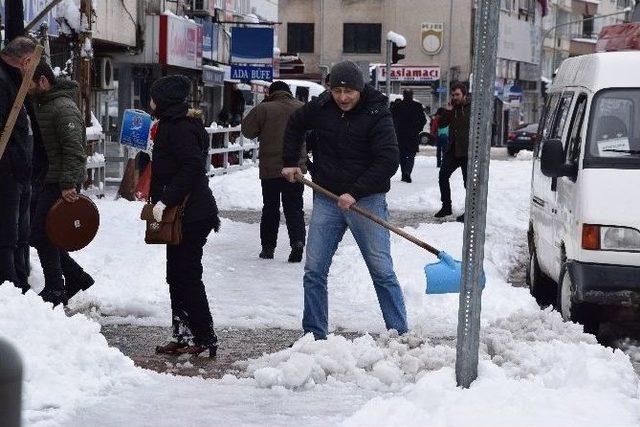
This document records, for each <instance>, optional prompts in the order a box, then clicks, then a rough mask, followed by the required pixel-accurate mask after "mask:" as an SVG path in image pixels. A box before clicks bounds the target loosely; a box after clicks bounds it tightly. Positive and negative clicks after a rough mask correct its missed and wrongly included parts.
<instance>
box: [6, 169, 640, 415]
mask: <svg viewBox="0 0 640 427" xmlns="http://www.w3.org/2000/svg"><path fill="white" fill-rule="evenodd" d="M530 174H531V164H530V162H527V161H517V160H514V161H494V162H492V166H491V178H490V191H489V211H488V216H487V244H486V246H485V255H486V258H485V272H486V275H487V285H486V288H485V291H484V293H483V300H482V318H481V321H482V326H483V328H482V335H481V344H480V369H479V377H478V380H477V381H476V382H474V383H473V385H472V387H471V388H470V389H469V390H462V389H458V388H456V387H455V375H454V371H453V369H454V364H455V334H456V326H457V312H458V295H425V294H424V288H425V279H424V273H423V267H424V264H425V263H426V262H433V261H434V260H435V257H433V256H431V255H428V254H426V253H425V252H424V251H423V250H421V249H419V248H417V247H416V246H414V245H413V244H411V243H409V242H407V241H405V240H403V239H401V238H399V237H396V236H394V237H392V254H393V257H394V262H395V269H396V272H397V274H398V277H399V280H400V282H401V284H402V287H403V290H404V293H405V297H406V303H407V310H408V314H409V323H410V327H411V333H410V334H408V335H407V336H403V337H398V336H396V335H395V334H394V333H393V332H385V331H384V327H383V322H382V319H381V315H380V311H379V308H378V306H377V301H376V297H375V293H374V291H373V289H372V285H371V283H370V278H369V276H368V273H367V271H366V267H365V265H364V262H363V261H362V259H361V257H360V255H359V251H358V249H357V246H356V245H355V242H354V241H353V238H352V237H351V236H350V234H348V233H347V235H345V238H344V239H343V242H342V244H341V246H340V248H339V250H338V252H337V254H336V256H335V258H334V263H333V265H332V269H331V273H330V277H329V301H330V328H331V329H332V330H334V329H336V328H341V329H344V330H350V331H358V332H360V333H369V334H365V335H363V336H362V337H360V338H356V339H354V340H348V339H345V338H343V337H340V336H334V335H331V336H330V337H329V339H328V340H326V341H321V342H314V341H313V340H311V339H310V337H303V338H301V339H300V340H299V341H298V342H296V343H295V344H294V346H293V347H292V348H287V349H284V350H282V351H280V352H277V353H274V354H265V355H264V356H262V357H260V358H258V359H255V360H248V361H245V362H243V363H242V364H241V365H240V367H242V368H244V370H243V374H241V375H239V376H238V377H233V376H226V377H225V378H223V379H222V380H203V379H197V378H195V379H193V378H180V377H171V376H169V375H160V374H155V373H151V372H148V371H144V370H141V369H138V368H135V367H134V366H132V363H131V361H130V360H129V359H127V358H126V357H125V356H123V355H121V354H120V353H119V352H118V351H117V350H114V349H112V348H109V347H108V346H107V344H106V342H105V340H104V338H102V336H101V335H100V334H99V324H98V323H96V321H98V322H101V323H135V324H148V325H168V324H169V320H170V316H169V313H170V310H169V298H168V291H167V287H166V284H165V283H164V253H163V248H162V247H161V246H153V245H145V244H144V243H143V227H142V223H141V222H140V221H139V220H138V214H139V211H140V209H141V207H142V205H141V204H140V203H130V202H124V201H110V200H98V201H97V203H98V206H99V208H100V211H101V215H102V222H101V229H100V231H99V233H98V236H97V238H96V240H95V241H94V242H93V243H92V244H91V246H89V247H88V248H86V249H85V250H83V251H81V252H79V253H77V254H76V255H74V256H76V257H77V259H78V261H79V262H80V263H81V264H82V265H83V266H84V267H85V268H86V269H87V271H89V272H91V273H92V274H93V275H94V277H95V278H96V279H97V280H96V285H94V286H93V287H92V288H91V289H90V290H89V291H88V292H84V293H81V294H80V295H78V296H77V297H76V298H74V299H73V300H72V301H71V303H70V307H69V310H70V312H71V314H73V313H79V314H76V315H75V316H72V317H66V316H65V315H64V312H63V311H62V310H61V309H56V310H53V311H52V310H50V309H49V308H48V306H47V305H46V304H44V303H42V302H40V301H39V299H37V298H36V297H35V295H34V294H33V293H28V294H27V295H26V296H22V295H20V294H19V293H18V292H17V291H15V290H14V289H13V288H12V287H10V286H8V285H4V286H1V287H0V305H1V306H2V307H8V309H7V310H5V309H3V310H2V311H0V335H3V336H6V337H7V338H9V340H11V341H12V342H14V343H15V344H16V345H17V347H18V348H19V350H20V351H21V353H22V354H23V356H24V358H25V365H26V369H27V382H26V397H25V407H26V409H27V412H26V414H25V416H26V420H27V423H28V424H29V425H65V426H80V425H104V426H107V425H125V424H126V425H133V426H138V425H149V424H153V425H163V426H164V425H166V426H169V425H203V424H205V425H234V424H244V425H256V424H260V425H293V424H296V425H298V424H305V425H327V424H328V425H336V424H340V423H343V422H344V423H346V424H347V425H401V424H406V425H426V424H428V425H474V426H477V425H491V426H502V425H504V426H512V425H519V426H527V425H531V426H534V425H563V426H566V425H569V426H571V425H576V426H578V425H580V426H590V425H593V426H595V425H598V426H599V425H602V424H603V423H606V424H607V425H616V426H626V425H629V426H631V425H638V422H639V420H640V413H639V409H638V408H640V405H639V403H640V402H638V382H637V379H636V376H635V374H634V372H633V369H632V367H631V364H630V361H629V358H628V356H626V355H625V354H624V353H622V352H621V351H615V352H614V351H613V350H611V349H608V348H604V347H602V346H600V345H598V344H597V343H596V341H595V338H594V337H593V336H591V335H586V334H583V333H582V332H581V328H580V327H579V326H578V325H574V324H571V323H564V322H562V320H561V319H560V317H559V316H558V314H557V313H556V312H552V311H550V310H545V311H542V310H540V309H539V308H538V306H537V304H536V303H535V301H534V300H533V299H532V298H531V297H530V296H529V294H528V291H527V290H526V289H524V288H517V287H513V286H511V285H509V284H508V283H507V280H506V278H507V276H508V273H509V271H510V270H511V269H512V268H514V267H515V266H516V265H517V264H518V263H520V262H522V257H523V250H524V247H525V243H526V242H525V234H526V228H527V220H528V203H529V180H530ZM234 177H235V179H237V181H235V185H234ZM413 177H414V183H413V184H405V183H401V182H399V180H398V177H397V176H396V177H394V179H393V181H392V190H391V192H390V194H389V205H390V207H391V208H392V209H411V210H414V211H416V212H420V211H425V212H428V213H429V214H432V213H433V211H434V210H435V209H437V208H438V207H439V202H438V190H437V169H436V168H435V161H434V159H433V158H420V157H419V158H418V159H417V163H416V170H415V172H414V174H413ZM212 181H213V183H212V187H213V189H214V193H215V195H216V196H217V197H218V199H219V202H220V204H221V206H224V207H227V208H228V207H229V206H238V205H241V204H242V202H244V201H246V200H247V199H250V198H252V197H259V182H258V180H257V173H256V170H255V169H252V170H247V171H241V172H237V173H234V174H232V175H229V176H225V177H221V178H215V179H213V180H212ZM254 181H255V182H254ZM452 181H453V182H452V184H453V185H452V187H453V191H454V208H455V209H456V210H457V211H458V212H461V211H462V209H463V205H464V204H463V193H462V191H463V188H462V183H461V177H460V174H459V172H457V173H456V174H454V176H453V178H452ZM225 198H226V199H225ZM426 216H428V215H426ZM462 228H463V227H462V224H458V223H455V222H447V223H443V224H421V225H420V226H418V227H417V228H415V229H414V228H411V227H409V228H407V231H409V232H412V233H415V234H416V235H418V236H419V237H421V238H423V239H425V240H427V241H428V242H430V243H431V244H433V245H435V246H436V247H438V248H441V249H443V250H446V251H447V252H449V253H451V254H452V255H453V256H454V257H457V258H460V256H461V250H462V243H461V235H462ZM258 236H259V226H258V225H257V224H244V223H236V222H232V221H229V220H224V221H223V227H222V230H221V232H220V233H219V234H218V235H212V236H211V237H210V241H209V243H208V244H207V246H206V247H205V257H204V270H205V278H204V281H205V283H206V286H207V292H208V295H209V299H210V304H211V306H212V309H213V315H214V319H215V322H216V325H217V326H218V327H222V326H234V327H247V328H259V327H283V328H296V329H297V328H299V325H300V317H301V311H302V286H301V279H302V274H303V271H302V265H300V264H289V263H287V262H286V257H287V254H288V248H287V246H288V244H287V238H286V232H285V231H284V227H282V229H281V233H280V235H279V239H280V242H281V244H280V246H279V248H278V250H277V252H276V259H275V260H273V261H264V260H260V259H258V258H257V253H258V252H259V249H260V248H259V246H260V245H259V237H258ZM32 261H33V263H34V266H35V268H34V272H33V276H34V277H33V280H32V283H33V284H34V286H35V287H36V289H37V288H39V287H41V286H42V280H41V279H39V278H38V277H39V276H41V271H39V269H38V267H37V263H38V262H37V258H36V257H35V255H33V256H32ZM222 345H223V346H224V343H222ZM52 367H55V368H53V369H52Z"/></svg>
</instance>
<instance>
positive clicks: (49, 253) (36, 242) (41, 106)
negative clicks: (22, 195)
mask: <svg viewBox="0 0 640 427" xmlns="http://www.w3.org/2000/svg"><path fill="white" fill-rule="evenodd" d="M30 93H31V95H32V96H33V98H34V104H35V110H36V115H37V117H38V124H39V127H40V133H41V135H42V142H43V146H44V150H45V152H46V155H47V160H48V167H47V169H46V173H44V174H43V173H41V171H35V177H34V180H33V185H32V198H31V245H32V246H33V247H34V248H35V249H36V250H37V251H38V257H39V258H40V264H41V265H42V271H43V273H44V290H43V291H42V292H41V293H40V296H41V297H42V299H43V300H45V301H47V302H51V303H53V304H54V305H57V304H66V303H67V301H68V300H69V299H70V298H71V297H73V296H74V295H75V294H76V293H78V292H79V291H80V290H86V289H88V288H89V287H90V286H91V285H93V283H94V282H93V279H92V278H91V276H90V275H89V274H87V273H86V272H85V271H84V270H83V269H82V267H80V266H79V265H78V264H77V263H76V262H75V261H74V260H73V258H71V256H69V253H67V252H66V251H63V250H61V249H59V248H57V247H56V246H55V245H54V244H53V243H52V242H51V240H49V237H48V236H47V233H46V226H45V223H46V218H47V214H48V213H49V210H50V209H51V207H52V206H53V205H54V204H55V203H56V202H57V201H58V200H59V199H60V198H63V199H64V200H66V201H67V202H69V203H74V202H76V201H77V200H78V191H79V189H80V186H81V185H82V183H83V182H84V181H85V179H86V169H87V155H86V152H85V146H86V127H85V124H84V120H83V119H82V113H81V112H80V109H79V108H78V106H77V105H76V101H75V100H76V99H77V96H78V94H79V87H78V84H77V83H76V82H74V81H71V80H62V79H56V78H55V76H54V74H53V71H52V70H51V67H50V66H49V65H48V64H47V63H46V62H44V61H42V62H40V64H38V67H37V68H36V71H35V73H34V75H33V82H32V83H31V88H30Z"/></svg>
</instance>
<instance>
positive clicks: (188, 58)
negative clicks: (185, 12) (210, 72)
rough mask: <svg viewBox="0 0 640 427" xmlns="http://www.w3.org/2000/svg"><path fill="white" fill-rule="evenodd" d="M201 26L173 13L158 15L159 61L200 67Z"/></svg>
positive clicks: (185, 66) (181, 65)
mask: <svg viewBox="0 0 640 427" xmlns="http://www.w3.org/2000/svg"><path fill="white" fill-rule="evenodd" d="M202 39H203V37H202V26H201V25H198V24H196V23H195V22H192V21H190V20H188V19H184V18H180V17H177V16H173V15H161V16H160V52H159V53H160V55H159V56H160V63H162V64H165V65H173V66H176V67H184V68H191V69H196V70H198V69H201V68H202V53H203V52H202V51H203V48H202Z"/></svg>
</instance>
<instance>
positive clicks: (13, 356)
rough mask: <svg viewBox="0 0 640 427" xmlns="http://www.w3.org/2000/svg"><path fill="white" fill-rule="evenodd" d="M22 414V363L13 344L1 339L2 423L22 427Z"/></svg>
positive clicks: (0, 392) (10, 426) (12, 426)
mask: <svg viewBox="0 0 640 427" xmlns="http://www.w3.org/2000/svg"><path fill="white" fill-rule="evenodd" d="M21 413H22V361H21V360H20V355H19V354H18V352H17V351H16V350H15V348H13V346H12V345H11V344H9V343H8V342H7V341H5V340H3V339H2V338H0V422H1V424H2V426H3V427H20V425H21Z"/></svg>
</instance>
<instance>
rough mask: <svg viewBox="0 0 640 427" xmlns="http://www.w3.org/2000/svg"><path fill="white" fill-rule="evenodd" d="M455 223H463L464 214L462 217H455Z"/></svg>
mask: <svg viewBox="0 0 640 427" xmlns="http://www.w3.org/2000/svg"><path fill="white" fill-rule="evenodd" d="M456 221H458V222H464V213H463V214H462V215H460V216H457V217H456Z"/></svg>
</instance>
